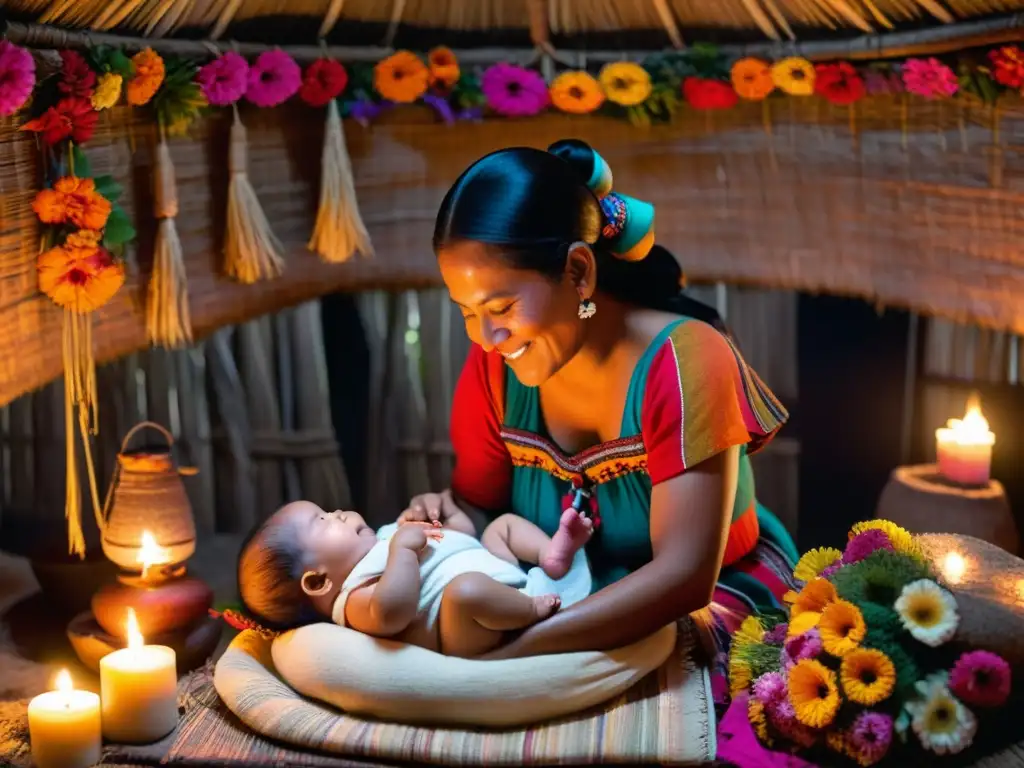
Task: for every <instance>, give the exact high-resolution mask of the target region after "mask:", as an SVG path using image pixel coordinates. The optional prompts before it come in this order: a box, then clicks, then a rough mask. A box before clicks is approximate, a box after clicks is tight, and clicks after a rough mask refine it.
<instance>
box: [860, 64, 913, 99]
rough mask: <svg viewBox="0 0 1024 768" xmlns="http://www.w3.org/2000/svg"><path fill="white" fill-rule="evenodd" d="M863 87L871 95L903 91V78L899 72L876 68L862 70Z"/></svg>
mask: <svg viewBox="0 0 1024 768" xmlns="http://www.w3.org/2000/svg"><path fill="white" fill-rule="evenodd" d="M864 87H865V88H866V89H867V92H868V94H869V95H871V96H882V95H888V94H893V93H903V90H904V88H903V79H902V78H901V77H900V75H899V72H896V71H891V72H885V71H880V70H877V69H867V70H865V71H864Z"/></svg>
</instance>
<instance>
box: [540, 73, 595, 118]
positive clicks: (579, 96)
mask: <svg viewBox="0 0 1024 768" xmlns="http://www.w3.org/2000/svg"><path fill="white" fill-rule="evenodd" d="M550 92H551V103H552V104H554V105H555V109H560V110H562V111H563V112H570V113H572V114H574V115H586V114H589V113H590V112H593V111H594V110H596V109H597V108H598V107H600V106H601V105H602V104H604V91H602V90H601V84H600V83H599V82H597V80H596V79H595V78H594V77H593V76H591V75H590V74H588V73H587V72H563V73H562V74H560V75H559V76H558V77H556V78H555V79H554V81H553V82H552V83H551V88H550Z"/></svg>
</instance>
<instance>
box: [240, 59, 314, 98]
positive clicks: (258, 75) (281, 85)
mask: <svg viewBox="0 0 1024 768" xmlns="http://www.w3.org/2000/svg"><path fill="white" fill-rule="evenodd" d="M301 85H302V70H301V69H299V65H298V64H296V63H295V59H293V58H292V57H291V56H289V55H288V54H287V53H285V52H284V51H281V50H273V51H264V52H263V53H261V54H260V55H259V56H257V57H256V62H255V63H254V64H253V65H252V66H251V67H250V68H249V85H248V87H247V88H246V91H245V98H246V99H248V100H249V101H250V102H252V103H253V104H255V105H256V106H257V107H276V106H277V105H278V104H282V103H284V102H285V101H287V100H288V99H289V98H291V97H292V96H294V95H295V92H296V91H298V90H299V88H300V87H301Z"/></svg>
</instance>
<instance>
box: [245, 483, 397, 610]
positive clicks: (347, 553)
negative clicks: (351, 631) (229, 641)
mask: <svg viewBox="0 0 1024 768" xmlns="http://www.w3.org/2000/svg"><path fill="white" fill-rule="evenodd" d="M376 543H377V535H376V533H375V532H374V531H373V529H372V528H370V527H369V526H368V525H367V524H366V522H365V521H364V520H363V518H362V517H361V516H360V515H358V514H356V513H355V512H340V511H339V512H324V510H322V509H320V507H318V506H317V505H316V504H313V503H312V502H309V501H296V502H293V503H291V504H286V505H284V506H283V507H281V508H280V509H279V510H277V512H275V513H274V514H273V515H271V516H270V517H269V518H268V519H267V520H266V521H265V522H263V523H262V524H260V525H259V526H258V527H257V528H256V529H255V530H254V531H253V532H252V534H250V536H249V538H248V540H247V541H246V542H245V544H244V545H243V546H242V551H241V554H239V556H238V592H239V595H240V597H241V598H242V603H243V605H244V606H245V609H246V610H247V611H248V612H249V613H250V614H251V615H252V617H253V618H254V619H256V620H257V621H259V622H260V623H261V624H263V625H264V626H266V627H268V628H270V629H276V630H285V629H291V628H292V627H298V626H302V625H303V624H312V623H314V622H317V621H321V620H322V618H323V617H325V616H326V617H330V615H331V608H332V607H333V605H334V600H335V599H336V598H337V596H338V592H339V591H340V590H341V585H342V583H343V582H344V581H345V577H347V576H348V575H349V573H351V572H352V569H353V568H354V567H355V565H356V563H358V562H359V561H360V560H361V559H362V558H363V557H364V556H365V555H366V554H367V553H368V552H369V551H370V549H371V548H372V547H373V545H374V544H376Z"/></svg>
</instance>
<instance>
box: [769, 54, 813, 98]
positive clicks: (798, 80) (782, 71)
mask: <svg viewBox="0 0 1024 768" xmlns="http://www.w3.org/2000/svg"><path fill="white" fill-rule="evenodd" d="M772 81H774V83H775V85H777V86H778V87H779V88H780V89H781V90H783V91H785V92H786V93H788V94H789V95H790V96H810V95H811V94H813V93H814V65H813V64H811V62H809V61H808V60H807V59H802V58H800V57H798V56H791V57H790V58H788V59H783V60H782V61H780V62H777V63H775V64H773V65H772Z"/></svg>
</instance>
